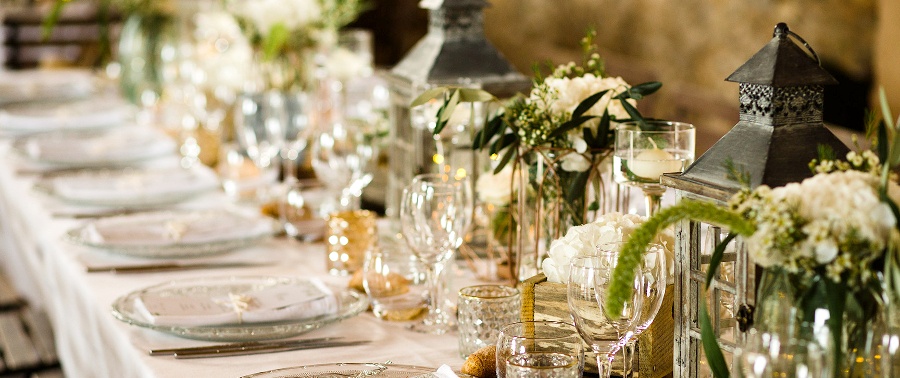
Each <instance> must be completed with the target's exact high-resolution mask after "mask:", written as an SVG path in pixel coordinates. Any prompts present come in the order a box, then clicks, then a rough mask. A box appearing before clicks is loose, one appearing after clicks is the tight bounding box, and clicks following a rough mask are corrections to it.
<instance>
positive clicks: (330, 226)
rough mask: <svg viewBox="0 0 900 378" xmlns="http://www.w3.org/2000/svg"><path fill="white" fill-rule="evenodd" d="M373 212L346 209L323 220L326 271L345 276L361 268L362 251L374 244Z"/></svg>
mask: <svg viewBox="0 0 900 378" xmlns="http://www.w3.org/2000/svg"><path fill="white" fill-rule="evenodd" d="M375 221H376V219H375V213H373V212H371V211H368V210H346V211H339V212H336V213H332V214H331V215H329V216H328V219H327V220H326V221H325V236H324V238H325V251H326V256H327V260H326V262H325V265H326V269H328V273H330V274H333V275H340V276H345V275H348V274H352V273H353V272H356V271H357V270H359V269H361V268H362V267H363V263H364V262H365V258H366V253H367V252H369V251H370V250H372V249H373V248H375V247H376V246H377V245H378V230H377V226H376V224H375Z"/></svg>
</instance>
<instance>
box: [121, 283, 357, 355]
mask: <svg viewBox="0 0 900 378" xmlns="http://www.w3.org/2000/svg"><path fill="white" fill-rule="evenodd" d="M311 284H312V283H311V282H310V281H309V280H307V279H305V278H298V277H215V278H202V279H188V280H179V281H172V282H168V283H164V284H160V285H156V286H151V287H148V288H146V289H142V290H137V291H134V292H132V293H129V294H127V295H125V296H122V297H120V298H118V299H116V301H115V302H113V306H112V307H113V308H112V312H113V315H114V316H115V317H116V318H117V319H119V320H121V321H123V322H126V323H128V324H132V325H135V326H139V327H144V328H147V329H152V330H155V331H160V332H165V333H169V334H172V335H176V336H181V337H185V338H190V339H197V340H209V341H255V340H272V339H283V338H289V337H293V336H297V335H299V334H302V333H305V332H308V331H311V330H314V329H317V328H321V327H324V326H326V325H329V324H333V323H336V322H339V321H341V320H344V319H347V318H349V317H352V316H356V315H358V314H359V313H361V312H363V311H365V310H366V309H367V308H368V306H369V302H368V300H367V298H366V296H365V294H360V293H358V292H356V291H353V290H350V289H347V288H331V289H332V291H333V294H334V295H335V299H336V300H337V311H336V312H335V313H332V314H327V315H321V316H316V317H312V318H297V319H284V320H279V321H274V322H264V323H244V324H230V325H216V326H192V325H185V326H178V325H167V326H158V325H153V324H151V323H150V321H149V320H148V319H147V318H146V317H145V316H144V315H143V314H142V313H141V311H139V309H138V308H136V306H135V304H136V303H137V300H138V298H140V297H141V296H144V295H147V294H152V295H154V296H157V297H167V296H168V297H173V298H185V297H187V298H204V299H207V300H208V299H209V298H210V297H222V296H229V294H241V293H249V292H254V291H262V290H267V289H272V288H297V290H303V289H304V288H305V287H306V286H309V285H311Z"/></svg>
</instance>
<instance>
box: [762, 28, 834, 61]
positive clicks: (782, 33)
mask: <svg viewBox="0 0 900 378" xmlns="http://www.w3.org/2000/svg"><path fill="white" fill-rule="evenodd" d="M772 34H773V35H772V36H773V37H782V38H783V37H784V36H785V35H787V36H791V37H794V38H795V39H796V40H797V41H798V42H800V43H801V44H803V47H805V48H806V50H807V51H809V53H810V55H812V57H813V59H815V60H816V64H818V65H819V66H821V65H822V61H821V60H819V54H816V50H813V48H812V46H810V45H809V43H806V40H805V39H803V37H801V36H799V35H798V34H797V33H794V32H793V31H791V29H789V28H788V26H787V24H786V23H784V22H779V23H778V25H775V32H774V33H772Z"/></svg>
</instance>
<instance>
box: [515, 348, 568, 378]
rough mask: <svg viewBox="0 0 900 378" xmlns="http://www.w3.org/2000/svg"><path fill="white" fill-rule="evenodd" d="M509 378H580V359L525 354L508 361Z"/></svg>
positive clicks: (562, 354) (560, 354)
mask: <svg viewBox="0 0 900 378" xmlns="http://www.w3.org/2000/svg"><path fill="white" fill-rule="evenodd" d="M506 377H507V378H578V377H581V371H580V370H579V369H578V357H576V356H574V355H571V354H566V353H524V354H517V355H512V356H510V357H509V358H507V359H506Z"/></svg>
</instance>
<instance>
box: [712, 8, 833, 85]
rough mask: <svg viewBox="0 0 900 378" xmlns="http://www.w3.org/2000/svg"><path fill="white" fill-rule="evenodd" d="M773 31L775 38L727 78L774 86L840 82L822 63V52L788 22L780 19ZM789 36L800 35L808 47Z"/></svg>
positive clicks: (734, 80)
mask: <svg viewBox="0 0 900 378" xmlns="http://www.w3.org/2000/svg"><path fill="white" fill-rule="evenodd" d="M772 34H773V37H772V40H771V41H769V43H767V44H766V45H765V46H763V48H762V49H760V50H759V51H757V52H756V54H754V55H753V56H752V57H751V58H750V60H748V61H747V62H746V63H744V64H743V65H742V66H741V67H740V68H738V69H737V71H734V73H732V74H731V76H728V79H726V80H727V81H733V82H738V83H751V84H762V85H771V86H773V87H789V86H797V85H814V84H822V85H833V84H837V80H835V79H834V77H833V76H831V74H829V73H828V71H825V69H824V68H822V66H821V65H819V61H818V60H819V59H818V56H816V55H815V52H814V51H813V50H812V49H810V48H809V47H808V45H807V44H806V41H803V39H800V38H799V37H798V36H797V35H796V34H794V33H793V32H791V31H790V29H788V26H787V24H785V23H783V22H782V23H779V24H778V25H776V26H775V31H774V33H772ZM789 36H794V37H796V38H798V39H800V41H801V43H803V45H804V46H805V47H806V48H807V50H806V51H804V49H803V48H802V47H801V46H800V45H798V44H797V43H796V42H794V40H793V39H792V38H789ZM807 51H808V52H807ZM810 55H812V56H810Z"/></svg>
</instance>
